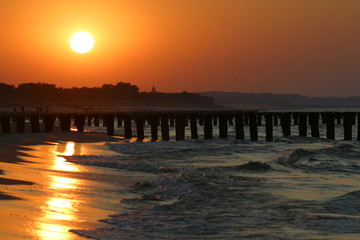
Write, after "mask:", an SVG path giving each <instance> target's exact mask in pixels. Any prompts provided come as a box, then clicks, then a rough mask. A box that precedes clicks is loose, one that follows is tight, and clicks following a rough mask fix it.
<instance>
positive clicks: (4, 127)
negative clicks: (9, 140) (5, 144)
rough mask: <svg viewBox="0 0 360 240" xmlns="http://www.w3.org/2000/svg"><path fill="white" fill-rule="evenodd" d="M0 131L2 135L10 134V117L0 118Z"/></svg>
mask: <svg viewBox="0 0 360 240" xmlns="http://www.w3.org/2000/svg"><path fill="white" fill-rule="evenodd" d="M1 131H2V133H10V132H11V125H10V117H8V116H2V117H1Z"/></svg>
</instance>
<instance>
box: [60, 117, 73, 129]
mask: <svg viewBox="0 0 360 240" xmlns="http://www.w3.org/2000/svg"><path fill="white" fill-rule="evenodd" d="M59 120H60V128H61V131H62V132H70V128H71V116H70V115H68V114H62V115H60V116H59Z"/></svg>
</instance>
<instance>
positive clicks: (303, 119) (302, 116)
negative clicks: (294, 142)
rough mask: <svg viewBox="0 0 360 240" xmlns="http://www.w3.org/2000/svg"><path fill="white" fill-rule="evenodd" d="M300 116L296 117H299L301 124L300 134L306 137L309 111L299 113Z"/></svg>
mask: <svg viewBox="0 0 360 240" xmlns="http://www.w3.org/2000/svg"><path fill="white" fill-rule="evenodd" d="M297 115H298V116H297V117H296V118H295V119H298V121H299V122H298V124H299V126H298V127H299V136H300V137H306V136H307V113H303V112H301V113H298V114H297Z"/></svg>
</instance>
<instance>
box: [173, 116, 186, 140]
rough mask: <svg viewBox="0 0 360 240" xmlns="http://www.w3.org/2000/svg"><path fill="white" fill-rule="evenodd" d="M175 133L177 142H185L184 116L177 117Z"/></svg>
mask: <svg viewBox="0 0 360 240" xmlns="http://www.w3.org/2000/svg"><path fill="white" fill-rule="evenodd" d="M175 132H176V137H175V138H176V141H181V140H185V125H184V116H183V115H181V114H179V115H176V116H175Z"/></svg>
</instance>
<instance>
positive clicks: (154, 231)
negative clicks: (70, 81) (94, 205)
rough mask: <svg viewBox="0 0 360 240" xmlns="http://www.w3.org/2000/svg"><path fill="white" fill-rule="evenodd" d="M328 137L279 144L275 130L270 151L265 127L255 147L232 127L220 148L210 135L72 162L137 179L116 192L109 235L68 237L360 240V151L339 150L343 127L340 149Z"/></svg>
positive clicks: (130, 144) (121, 145)
mask: <svg viewBox="0 0 360 240" xmlns="http://www.w3.org/2000/svg"><path fill="white" fill-rule="evenodd" d="M324 127H325V126H322V128H321V134H322V138H320V139H315V138H311V137H297V136H296V135H298V131H297V126H294V127H293V129H292V130H293V131H292V133H293V135H294V136H291V137H284V136H281V132H280V127H275V129H274V136H275V139H274V142H270V143H269V142H265V139H264V132H265V131H264V126H260V127H259V141H257V142H251V141H249V140H248V138H249V137H248V136H249V134H248V129H247V127H246V129H245V130H246V132H245V135H246V137H247V139H246V140H244V141H240V140H236V139H234V137H233V136H234V135H235V134H234V129H233V127H232V126H230V127H229V138H227V139H219V138H218V137H217V136H218V134H217V132H218V129H217V128H216V127H214V139H212V140H191V139H189V138H188V139H186V140H185V141H178V142H176V141H174V140H172V141H170V142H165V141H157V142H150V141H148V140H149V139H145V140H144V141H143V142H136V141H135V139H131V140H121V141H120V142H117V143H110V144H108V145H107V147H108V148H109V149H110V150H112V151H115V152H118V153H120V154H118V155H114V156H99V155H82V156H68V157H66V158H67V160H68V161H71V162H73V163H76V164H85V165H93V166H98V167H104V168H112V169H117V171H119V173H121V174H122V175H123V176H124V178H126V177H129V178H131V179H134V178H136V177H138V179H139V181H137V182H136V183H134V184H132V185H131V186H128V187H127V188H125V190H124V187H121V189H122V190H121V194H122V195H121V196H123V198H121V199H119V203H118V204H119V209H120V211H119V212H118V213H117V214H114V215H111V216H109V217H108V218H106V219H99V221H101V222H104V223H107V224H108V227H106V228H99V229H92V230H81V229H73V230H71V231H72V232H74V233H76V234H79V235H81V236H86V237H90V238H95V239H276V240H279V239H286V240H288V239H341V240H343V239H360V184H359V183H360V142H359V141H356V140H353V141H343V140H341V139H342V137H343V132H342V125H337V127H336V128H337V129H336V134H337V135H336V140H327V139H324V136H325V129H324ZM200 128H201V127H199V129H200ZM93 130H94V129H93ZM353 130H354V136H355V137H356V131H357V129H355V128H354V129H353ZM96 131H105V129H96ZM117 131H118V134H120V135H121V134H122V132H121V131H122V130H121V129H118V130H117ZM172 131H173V130H172ZM149 132H150V130H149V127H146V135H147V136H149V135H150V134H149ZM200 132H202V131H200ZM171 135H172V136H174V132H172V133H171ZM187 135H190V131H189V129H187ZM200 139H202V136H201V135H200ZM119 189H120V186H119ZM119 191H120V190H119Z"/></svg>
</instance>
